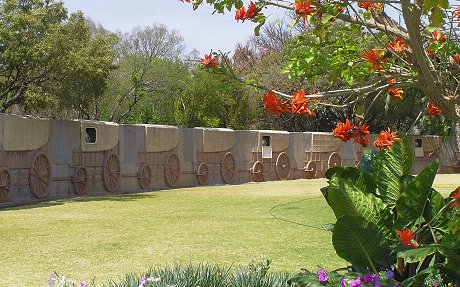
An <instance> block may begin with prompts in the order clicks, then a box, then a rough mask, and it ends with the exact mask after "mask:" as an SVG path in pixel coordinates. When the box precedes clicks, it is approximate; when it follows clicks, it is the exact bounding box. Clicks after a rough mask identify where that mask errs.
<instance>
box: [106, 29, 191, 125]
mask: <svg viewBox="0 0 460 287" xmlns="http://www.w3.org/2000/svg"><path fill="white" fill-rule="evenodd" d="M119 38H120V41H119V43H118V44H117V45H116V46H115V50H116V52H117V61H116V65H117V69H116V70H114V71H113V72H112V73H111V75H110V85H109V87H108V89H107V91H106V95H107V98H106V99H105V101H104V103H105V104H104V105H105V106H106V111H105V116H104V118H105V119H107V120H110V121H115V122H121V123H132V122H139V120H140V119H141V118H142V119H144V120H148V121H149V122H153V123H159V122H160V123H163V124H175V122H174V118H173V115H174V110H173V106H174V101H175V99H176V98H177V95H178V94H179V93H180V86H179V85H177V82H178V79H181V78H183V77H185V76H186V74H187V73H188V69H189V66H188V65H187V64H185V63H183V62H182V61H181V60H180V58H181V56H182V53H183V51H184V43H183V39H182V37H181V36H180V34H179V33H178V32H177V31H174V30H173V31H169V30H168V29H167V27H166V26H164V25H160V24H154V25H152V26H150V27H143V28H139V27H138V28H135V29H133V31H131V32H130V33H127V34H124V35H119Z"/></svg>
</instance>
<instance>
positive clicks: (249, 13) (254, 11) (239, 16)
mask: <svg viewBox="0 0 460 287" xmlns="http://www.w3.org/2000/svg"><path fill="white" fill-rule="evenodd" d="M259 12H260V9H259V8H257V5H256V4H255V3H254V2H252V1H251V2H250V3H249V6H248V9H246V7H245V6H243V7H241V8H240V9H238V10H236V13H235V20H236V21H237V22H238V21H240V20H241V21H243V22H244V20H248V19H249V20H252V19H254V18H255V17H257V16H259V15H260V13H259Z"/></svg>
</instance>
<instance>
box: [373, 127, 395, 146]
mask: <svg viewBox="0 0 460 287" xmlns="http://www.w3.org/2000/svg"><path fill="white" fill-rule="evenodd" d="M397 141H399V138H397V137H396V132H391V131H390V128H388V131H381V132H380V137H379V138H378V139H376V140H375V142H374V146H375V147H378V148H391V147H392V146H393V143H395V142H397Z"/></svg>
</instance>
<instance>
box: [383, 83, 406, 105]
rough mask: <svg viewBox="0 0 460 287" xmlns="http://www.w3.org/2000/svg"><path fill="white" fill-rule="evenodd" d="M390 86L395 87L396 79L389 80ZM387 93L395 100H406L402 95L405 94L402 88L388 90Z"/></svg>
mask: <svg viewBox="0 0 460 287" xmlns="http://www.w3.org/2000/svg"><path fill="white" fill-rule="evenodd" d="M388 84H389V85H394V84H396V80H395V79H388ZM387 93H388V95H390V96H391V98H392V99H393V100H401V101H402V100H403V99H404V97H403V95H402V94H403V93H404V91H403V89H401V88H394V89H388V91H387Z"/></svg>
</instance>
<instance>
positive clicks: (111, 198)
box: [0, 191, 160, 212]
mask: <svg viewBox="0 0 460 287" xmlns="http://www.w3.org/2000/svg"><path fill="white" fill-rule="evenodd" d="M154 192H156V193H157V192H160V191H152V192H142V193H118V194H98V195H86V196H81V197H72V198H65V199H57V200H51V201H50V200H41V201H36V202H33V203H22V204H21V203H18V204H17V205H13V206H8V207H4V208H1V207H0V212H2V211H12V210H27V209H35V208H46V207H54V206H59V205H64V204H68V203H74V202H98V201H107V202H132V201H139V200H143V199H146V198H154V197H157V195H155V194H154Z"/></svg>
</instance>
